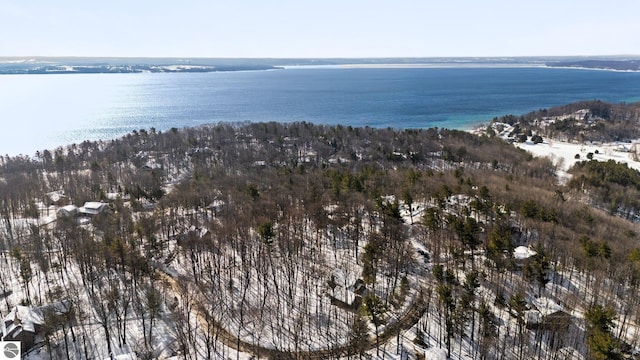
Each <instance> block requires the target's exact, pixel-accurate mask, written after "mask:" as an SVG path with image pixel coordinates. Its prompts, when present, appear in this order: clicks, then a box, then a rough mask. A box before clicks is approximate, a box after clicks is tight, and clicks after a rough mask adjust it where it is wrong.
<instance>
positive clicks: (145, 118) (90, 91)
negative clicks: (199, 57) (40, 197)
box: [0, 68, 640, 155]
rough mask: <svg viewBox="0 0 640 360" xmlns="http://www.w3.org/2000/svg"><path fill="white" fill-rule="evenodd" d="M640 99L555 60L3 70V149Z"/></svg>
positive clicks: (457, 121)
mask: <svg viewBox="0 0 640 360" xmlns="http://www.w3.org/2000/svg"><path fill="white" fill-rule="evenodd" d="M591 99H601V100H605V101H611V102H633V101H640V73H632V72H611V71H594V70H577V69H552V68H399V69H398V68H395V69H394V68H374V69H371V68H369V69H362V68H314V69H309V68H291V69H286V70H275V71H256V72H220V73H183V74H161V73H156V74H87V75H79V74H75V75H4V76H0V122H1V124H2V130H1V131H0V154H9V155H17V154H27V155H33V154H34V153H35V151H36V150H42V149H53V148H56V147H57V146H62V145H67V144H71V143H79V142H82V141H83V140H98V139H112V138H115V137H118V136H121V135H124V134H126V133H128V132H131V131H132V130H138V129H143V128H144V129H149V128H151V127H154V128H156V129H157V130H167V129H169V128H171V127H177V128H182V127H185V126H194V125H200V124H206V123H215V122H220V121H231V122H238V121H280V122H292V121H307V122H313V123H319V124H345V125H352V126H364V125H368V126H373V127H394V128H426V127H433V126H437V127H447V128H457V129H466V128H470V127H472V126H474V125H477V124H479V123H482V122H486V121H489V120H491V119H492V118H493V117H495V116H500V115H505V114H523V113H526V112H529V111H532V110H537V109H540V108H548V107H552V106H556V105H561V104H566V103H569V102H574V101H579V100H591Z"/></svg>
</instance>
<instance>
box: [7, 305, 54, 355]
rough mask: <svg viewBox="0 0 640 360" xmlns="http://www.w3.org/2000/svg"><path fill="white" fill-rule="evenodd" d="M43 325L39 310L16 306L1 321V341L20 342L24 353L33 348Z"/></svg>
mask: <svg viewBox="0 0 640 360" xmlns="http://www.w3.org/2000/svg"><path fill="white" fill-rule="evenodd" d="M43 325H44V316H43V315H42V312H41V311H40V310H39V309H32V308H29V307H27V306H20V305H17V306H16V307H14V308H13V309H12V310H11V311H10V312H9V314H8V315H7V316H5V317H4V319H3V321H2V341H20V346H21V348H22V351H23V352H25V351H27V350H29V349H30V348H31V347H33V345H34V343H35V337H36V335H37V334H38V333H39V332H41V331H42V327H43Z"/></svg>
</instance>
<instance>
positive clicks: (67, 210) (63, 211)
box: [57, 205, 78, 218]
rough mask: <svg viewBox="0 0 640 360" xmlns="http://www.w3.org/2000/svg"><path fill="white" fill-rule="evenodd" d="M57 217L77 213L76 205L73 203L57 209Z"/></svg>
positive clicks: (70, 215) (71, 215)
mask: <svg viewBox="0 0 640 360" xmlns="http://www.w3.org/2000/svg"><path fill="white" fill-rule="evenodd" d="M57 214H58V216H59V217H67V218H68V217H73V216H76V215H78V207H77V206H75V205H66V206H63V207H61V208H59V209H58V212H57Z"/></svg>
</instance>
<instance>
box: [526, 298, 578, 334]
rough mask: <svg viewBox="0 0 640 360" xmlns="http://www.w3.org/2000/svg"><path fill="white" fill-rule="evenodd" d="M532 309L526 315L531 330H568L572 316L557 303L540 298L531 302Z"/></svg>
mask: <svg viewBox="0 0 640 360" xmlns="http://www.w3.org/2000/svg"><path fill="white" fill-rule="evenodd" d="M531 305H532V309H531V310H528V311H527V312H526V313H525V323H526V326H527V328H529V329H545V330H555V331H561V330H566V328H567V327H569V324H570V323H571V315H570V314H568V313H567V312H565V311H564V309H563V308H562V306H560V305H558V304H557V303H556V302H555V301H553V300H551V299H549V298H546V297H540V298H536V299H533V300H532V301H531Z"/></svg>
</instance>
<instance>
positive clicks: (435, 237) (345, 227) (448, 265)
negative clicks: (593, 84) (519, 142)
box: [0, 105, 640, 359]
mask: <svg viewBox="0 0 640 360" xmlns="http://www.w3.org/2000/svg"><path fill="white" fill-rule="evenodd" d="M594 106H595V105H594ZM616 111H617V110H616ZM621 111H622V110H621ZM625 111H626V110H625ZM629 111H631V110H629ZM636 111H637V110H636ZM622 112H623V113H624V111H622ZM617 113H618V112H616V114H617ZM610 114H612V113H611V112H610ZM636 116H637V113H636ZM606 126H609V125H606ZM625 126H626V125H625ZM0 164H1V166H0V217H1V220H0V225H1V226H0V249H1V250H2V255H1V256H2V258H3V261H1V262H0V268H1V271H0V292H2V293H3V296H2V300H4V301H3V303H4V304H2V306H0V312H1V313H2V314H3V315H5V314H8V313H9V311H10V310H11V309H12V308H14V307H15V305H17V304H22V305H25V306H29V307H31V308H33V309H39V310H40V311H42V312H43V314H44V315H43V317H44V325H43V329H41V330H40V331H37V333H36V334H35V338H36V342H35V345H34V346H33V347H30V354H33V356H34V358H35V356H42V357H44V358H52V359H59V358H72V359H81V358H107V357H108V356H109V354H114V355H122V354H135V356H136V357H137V358H169V357H171V356H177V357H178V358H182V359H201V358H227V357H229V358H248V357H249V356H251V355H255V356H259V357H263V358H274V359H275V358H278V359H284V358H299V359H308V358H318V359H320V358H358V357H361V356H363V355H365V354H369V355H377V356H380V357H381V358H382V357H383V356H384V357H392V358H393V357H398V358H400V357H401V356H408V357H409V358H420V356H423V355H421V354H424V352H425V351H426V350H427V349H431V350H433V349H435V348H441V349H443V351H445V352H447V353H448V354H449V356H450V357H452V358H462V359H475V358H477V359H497V358H500V359H522V358H533V357H536V358H541V359H557V358H571V357H577V358H596V359H600V358H602V359H604V358H616V357H622V356H623V355H625V356H627V355H628V356H632V355H631V353H632V351H633V350H634V349H636V348H638V346H640V344H638V341H639V339H640V334H639V331H638V329H639V328H638V324H639V323H640V312H639V311H638V298H637V296H636V295H637V291H638V285H639V283H638V279H640V256H639V255H638V254H640V242H639V241H638V234H639V233H640V232H639V231H640V230H639V229H638V226H637V224H635V223H633V222H630V221H628V220H625V219H623V218H622V217H620V216H614V215H611V214H616V212H611V211H607V209H609V208H610V207H611V203H610V202H611V201H613V200H611V198H607V197H605V196H604V195H603V194H602V193H601V192H600V190H592V189H591V188H590V187H588V186H577V185H576V183H569V184H567V185H559V184H558V180H557V177H556V169H555V167H554V165H553V164H552V163H551V162H550V161H549V160H547V159H536V158H533V157H532V156H531V155H529V154H528V153H526V152H524V151H522V150H519V149H517V148H515V147H514V146H512V145H510V144H508V143H507V142H505V141H503V140H502V139H500V138H498V137H491V136H476V135H472V134H470V133H467V132H461V131H453V130H446V129H425V130H394V129H373V128H352V127H345V126H335V127H332V126H318V125H313V124H309V123H294V124H279V123H257V124H249V123H248V124H234V125H232V124H219V125H212V126H204V127H199V128H190V129H171V130H169V131H166V132H160V131H156V130H155V129H148V130H140V131H136V132H134V133H132V134H129V135H127V136H125V137H123V138H121V139H118V140H114V141H109V142H102V143H93V142H84V143H82V144H76V145H72V146H70V147H68V148H59V149H56V150H52V151H43V152H41V153H39V154H38V158H36V159H29V158H26V157H17V158H15V157H14V158H11V157H3V158H2V159H1V160H0ZM602 166H611V167H614V165H613V164H604V165H602ZM618 170H619V171H617V172H616V173H615V174H618V175H615V174H613V175H611V176H615V178H611V176H609V177H607V176H604V175H603V172H604V173H607V174H609V171H608V170H607V169H602V170H601V169H599V168H598V167H597V166H592V165H590V164H589V163H587V164H585V165H582V166H581V167H580V168H578V169H576V170H575V171H576V175H575V177H574V179H575V181H583V182H588V183H589V184H590V185H593V187H594V189H596V188H597V189H601V188H602V187H603V186H610V189H612V188H613V186H615V189H617V190H616V191H621V192H623V193H624V192H627V191H628V192H629V194H636V193H637V191H638V188H637V187H638V181H637V179H638V176H639V174H638V173H637V172H634V171H633V170H629V169H618ZM581 174H582V175H581ZM581 179H582V180H581ZM100 202H102V203H104V204H106V206H104V207H102V206H98V205H100ZM70 205H75V206H77V207H78V209H76V210H73V207H72V206H70ZM83 205H84V206H83ZM94 207H95V209H96V210H95V213H93V212H92V211H93V210H92V209H94ZM62 210H64V211H62ZM52 304H64V306H62V307H60V306H58V307H55V306H52ZM52 309H53V310H52Z"/></svg>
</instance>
